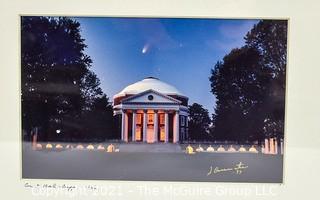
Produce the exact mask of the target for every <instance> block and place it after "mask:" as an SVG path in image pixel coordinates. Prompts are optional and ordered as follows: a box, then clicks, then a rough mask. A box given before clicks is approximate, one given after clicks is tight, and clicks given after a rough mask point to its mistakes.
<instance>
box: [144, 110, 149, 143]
mask: <svg viewBox="0 0 320 200" xmlns="http://www.w3.org/2000/svg"><path fill="white" fill-rule="evenodd" d="M147 118H148V115H147V111H146V110H144V111H143V141H144V142H146V141H147V121H148V119H147Z"/></svg>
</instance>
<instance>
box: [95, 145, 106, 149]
mask: <svg viewBox="0 0 320 200" xmlns="http://www.w3.org/2000/svg"><path fill="white" fill-rule="evenodd" d="M97 149H98V150H105V148H104V146H102V145H101V144H100V145H99V146H98V147H97Z"/></svg>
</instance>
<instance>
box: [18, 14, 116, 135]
mask: <svg viewBox="0 0 320 200" xmlns="http://www.w3.org/2000/svg"><path fill="white" fill-rule="evenodd" d="M21 29H22V30H21V90H22V91H21V93H22V94H21V101H22V126H23V130H25V131H26V132H28V133H30V131H31V130H33V129H34V128H38V129H40V130H41V131H40V133H42V135H41V137H40V139H41V140H44V141H48V140H51V141H52V140H81V139H82V138H83V137H84V135H85V132H84V128H83V126H84V125H83V123H82V122H83V121H85V120H84V117H83V115H84V110H90V106H92V105H93V104H94V103H95V100H97V99H99V98H102V97H103V94H102V90H101V88H100V87H99V84H100V82H99V80H98V78H97V77H96V75H95V74H94V73H93V72H92V71H90V67H91V64H92V61H91V59H90V57H89V56H88V55H86V54H85V53H84V49H85V48H86V47H87V46H86V44H85V43H84V39H83V38H82V37H81V34H80V23H78V22H77V21H75V20H73V19H70V18H66V17H62V18H53V17H22V18H21ZM102 112H109V113H110V112H112V111H110V110H106V111H105V110H102Z"/></svg>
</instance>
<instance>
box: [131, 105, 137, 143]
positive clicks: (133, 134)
mask: <svg viewBox="0 0 320 200" xmlns="http://www.w3.org/2000/svg"><path fill="white" fill-rule="evenodd" d="M136 112H137V111H136V110H133V111H132V142H134V141H136V126H137V125H136Z"/></svg>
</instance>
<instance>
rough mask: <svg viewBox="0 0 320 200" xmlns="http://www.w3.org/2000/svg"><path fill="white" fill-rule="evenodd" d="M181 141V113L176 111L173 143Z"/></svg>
mask: <svg viewBox="0 0 320 200" xmlns="http://www.w3.org/2000/svg"><path fill="white" fill-rule="evenodd" d="M178 141H179V111H176V113H175V114H174V120H173V143H177V142H178Z"/></svg>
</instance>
